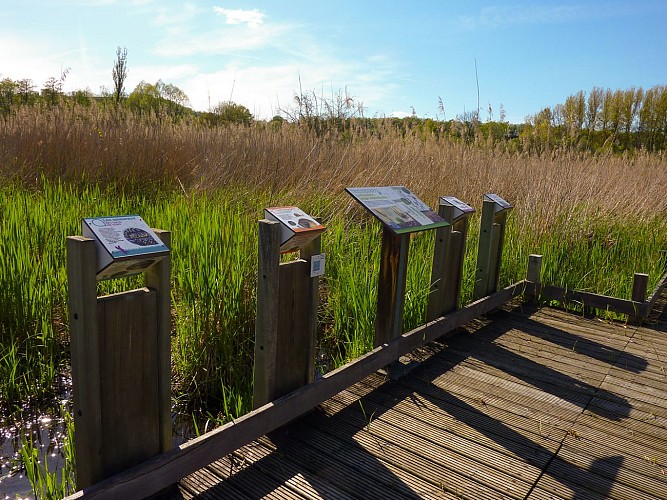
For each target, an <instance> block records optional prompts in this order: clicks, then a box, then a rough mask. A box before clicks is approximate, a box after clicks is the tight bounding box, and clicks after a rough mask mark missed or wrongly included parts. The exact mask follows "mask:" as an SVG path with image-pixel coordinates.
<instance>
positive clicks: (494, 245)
mask: <svg viewBox="0 0 667 500" xmlns="http://www.w3.org/2000/svg"><path fill="white" fill-rule="evenodd" d="M501 245H502V225H500V224H498V223H497V222H494V223H493V226H492V229H491V252H490V255H489V272H488V275H487V282H486V293H485V294H484V296H485V297H486V296H487V295H491V294H492V293H493V292H495V291H496V289H497V288H498V275H499V271H500V259H501V257H502V246H501Z"/></svg>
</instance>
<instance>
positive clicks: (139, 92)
mask: <svg viewBox="0 0 667 500" xmlns="http://www.w3.org/2000/svg"><path fill="white" fill-rule="evenodd" d="M68 73H69V68H68V69H65V70H64V71H63V72H62V73H61V75H60V76H58V77H55V76H54V77H50V78H48V79H47V80H46V81H45V82H44V83H43V84H42V85H41V86H38V85H36V84H35V83H34V82H33V81H32V80H31V79H29V78H23V79H20V80H12V79H10V78H4V79H2V80H0V117H5V118H6V117H8V116H10V115H11V114H12V112H14V111H16V110H17V109H18V108H19V107H21V106H33V107H39V108H46V109H48V108H50V107H53V106H56V105H77V106H81V107H89V106H91V105H97V106H102V107H105V108H106V107H109V108H112V107H113V108H116V109H126V110H129V111H131V112H133V113H135V114H137V115H149V116H151V117H157V118H159V119H171V120H180V119H182V118H185V117H188V118H192V119H194V120H197V121H201V122H202V123H204V124H208V125H223V124H226V123H237V124H243V125H250V124H251V123H252V121H253V116H252V113H250V110H248V108H246V107H245V106H242V105H240V104H236V103H234V102H231V101H225V102H220V103H218V104H217V105H215V106H213V107H212V108H211V109H210V110H209V111H205V112H197V111H194V110H192V109H191V108H190V100H189V98H188V96H187V94H186V93H185V92H184V91H183V90H181V89H180V88H178V87H177V86H176V85H173V84H171V83H165V82H163V81H162V80H158V81H157V82H155V83H154V84H153V83H148V82H146V81H144V80H142V81H141V82H139V84H137V86H136V87H135V88H134V90H132V92H130V93H129V94H128V93H126V91H125V82H126V80H127V76H128V73H129V70H128V65H127V49H126V48H121V47H118V49H117V50H116V59H115V61H114V64H113V68H112V71H111V76H112V80H113V89H108V88H102V89H100V92H99V93H98V94H95V93H93V92H92V91H91V90H90V89H86V90H75V91H73V92H70V93H66V92H64V84H65V80H66V78H67V75H68Z"/></svg>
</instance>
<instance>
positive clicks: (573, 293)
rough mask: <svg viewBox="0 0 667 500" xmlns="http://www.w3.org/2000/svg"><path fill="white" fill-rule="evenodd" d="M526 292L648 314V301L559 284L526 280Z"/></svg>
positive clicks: (613, 309) (560, 299) (604, 308)
mask: <svg viewBox="0 0 667 500" xmlns="http://www.w3.org/2000/svg"><path fill="white" fill-rule="evenodd" d="M526 294H527V295H534V296H538V297H539V298H540V299H542V300H557V301H558V302H564V303H567V302H577V303H579V304H581V305H582V306H584V307H594V308H595V309H603V310H610V311H613V312H615V313H620V314H629V315H631V316H641V317H645V316H647V315H648V305H649V304H648V303H647V302H635V301H632V300H627V299H619V298H616V297H609V296H607V295H599V294H596V293H591V292H582V291H580V290H568V289H567V288H561V287H559V286H552V285H541V284H539V283H530V282H526Z"/></svg>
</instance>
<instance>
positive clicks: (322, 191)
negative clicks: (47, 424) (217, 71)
mask: <svg viewBox="0 0 667 500" xmlns="http://www.w3.org/2000/svg"><path fill="white" fill-rule="evenodd" d="M0 144H1V145H0V179H2V181H0V384H1V386H0V403H1V407H0V408H1V409H2V411H0V418H2V419H3V420H2V421H1V422H0V425H1V426H3V427H8V426H9V425H10V422H11V423H12V424H14V423H15V422H16V421H17V420H20V418H21V417H20V415H21V414H22V413H21V412H23V411H25V408H26V402H27V403H28V405H27V406H33V405H35V404H38V403H39V402H41V401H44V400H47V401H48V400H50V398H52V397H54V396H56V395H57V394H58V393H59V392H60V391H61V389H62V387H61V385H60V384H61V383H62V381H63V378H65V379H66V374H67V370H68V326H67V289H66V270H65V238H66V236H67V235H73V234H80V231H81V229H80V221H81V218H82V217H90V216H102V215H112V214H128V213H139V214H141V215H142V217H143V218H144V219H145V220H146V221H147V222H148V223H149V224H151V225H152V226H154V227H159V228H163V229H168V230H170V231H172V299H173V300H172V303H173V309H172V318H173V337H172V372H173V392H174V402H175V405H176V408H177V411H179V412H181V413H183V414H185V415H192V414H195V421H196V422H197V424H198V428H200V427H199V424H201V420H202V419H203V420H206V419H210V420H212V421H215V422H222V421H225V420H227V419H230V418H235V417H237V416H239V415H241V414H243V413H245V412H246V411H248V409H249V408H250V402H251V393H252V353H253V335H254V333H253V332H254V315H255V302H256V299H255V280H256V277H255V273H256V262H257V229H256V228H257V220H258V219H260V218H261V217H262V209H263V207H266V206H273V205H285V204H290V205H291V204H295V205H298V206H300V207H301V208H302V209H303V210H305V211H306V212H308V213H310V214H313V215H316V216H321V217H323V219H324V223H325V225H326V226H327V227H328V230H327V232H326V233H325V234H324V235H323V249H324V251H325V252H326V253H327V273H326V276H325V277H324V279H323V280H322V294H321V304H320V311H319V327H318V329H319V332H318V337H319V345H320V350H319V352H320V355H319V357H318V362H319V366H320V369H321V370H322V371H324V370H327V369H330V368H331V367H333V366H335V365H338V364H340V363H342V362H345V361H347V360H349V359H353V358H355V357H357V356H359V355H360V354H362V353H363V352H365V351H366V350H368V349H369V348H370V347H371V344H372V338H373V324H374V321H375V304H376V301H377V279H378V269H379V250H380V227H379V223H377V222H376V221H374V220H372V219H371V218H370V217H369V216H368V215H367V214H366V213H364V212H363V211H362V210H361V209H359V207H357V206H356V205H355V204H354V202H353V201H352V200H351V198H349V197H348V196H347V195H346V194H345V193H344V192H343V189H344V188H345V187H348V186H367V185H399V184H401V185H406V186H408V187H409V188H410V189H412V190H413V191H414V192H415V193H416V194H418V195H419V196H420V197H421V198H422V199H424V201H426V202H427V203H429V204H430V205H431V206H435V205H437V199H438V196H441V195H454V196H457V197H458V198H460V199H462V200H464V201H466V202H468V203H470V204H471V205H473V206H475V207H476V208H478V209H480V208H481V198H482V194H483V193H485V192H497V193H498V194H500V195H501V196H502V197H503V198H505V199H507V200H509V201H510V202H512V203H513V204H514V206H515V210H514V211H513V212H512V215H511V216H510V218H509V222H508V228H507V236H506V248H505V252H504V254H503V261H502V268H501V275H500V282H501V283H500V284H501V286H503V285H508V284H510V283H512V282H514V281H517V280H519V279H522V278H523V277H524V276H525V270H526V264H527V257H528V255H529V254H530V253H542V254H543V255H544V265H543V272H544V278H543V280H544V281H545V282H548V283H550V284H554V285H559V286H564V287H568V288H576V289H584V290H589V291H594V292H597V293H602V294H606V295H613V296H618V297H624V298H629V296H630V291H631V287H632V274H633V273H634V272H647V273H649V276H650V286H654V285H655V283H656V282H657V280H658V279H659V277H660V275H661V273H662V267H661V262H660V251H661V250H663V249H665V248H667V217H666V215H667V197H665V195H664V194H665V192H666V191H667V189H666V188H667V168H666V167H667V165H666V163H667V162H666V161H665V158H664V156H661V155H657V154H654V155H649V154H645V153H636V154H634V155H633V156H623V157H618V156H586V155H583V156H582V155H579V154H576V153H573V152H569V151H555V152H551V153H550V155H549V156H541V157H539V156H529V155H526V154H521V153H509V152H507V151H505V150H503V149H502V148H501V147H487V146H482V145H479V144H474V143H473V144H464V143H461V142H456V141H453V140H451V139H438V138H437V137H435V136H430V135H427V136H424V135H422V134H421V133H417V132H414V133H413V132H411V131H408V133H406V134H402V133H398V132H397V131H396V130H395V129H393V128H392V126H391V122H389V121H386V122H382V121H378V122H377V124H376V127H375V128H374V129H373V130H372V131H369V129H368V128H364V127H359V128H354V124H353V125H352V128H351V129H350V133H349V134H348V135H346V136H345V137H344V138H343V137H342V136H340V135H338V134H335V133H333V132H332V133H331V134H328V135H327V134H325V135H324V136H322V135H319V136H318V135H316V134H312V133H311V132H309V131H308V130H307V129H305V128H303V127H299V126H297V125H295V124H289V123H283V124H280V123H268V124H266V123H256V124H254V125H252V126H250V127H245V126H239V127H233V126H232V127H217V128H206V127H203V126H201V125H199V124H196V123H188V122H187V121H183V122H180V123H173V122H163V121H160V120H158V119H156V118H137V117H135V116H134V115H131V114H129V113H127V112H124V111H122V110H115V109H111V110H103V109H99V108H95V107H93V108H92V109H80V108H76V107H61V108H55V109H53V110H51V111H50V112H38V111H36V110H32V109H30V108H19V109H18V110H17V112H16V113H15V114H14V115H11V116H9V117H8V118H7V119H6V120H4V121H0ZM478 225H479V219H478V217H477V216H475V217H473V219H472V221H471V230H470V236H469V240H468V245H467V253H466V259H465V263H464V275H465V278H464V282H463V291H462V296H463V301H464V302H467V301H469V300H470V299H471V297H472V290H473V285H474V283H473V276H474V267H475V258H476V252H477V234H476V233H477V227H478ZM432 251H433V234H432V233H422V234H418V235H415V236H413V238H412V242H411V248H410V262H409V274H408V287H407V288H408V291H407V297H406V310H405V325H404V326H405V329H409V328H413V327H415V326H417V325H419V324H420V323H422V322H423V321H424V318H425V311H426V302H427V299H428V293H429V279H430V265H431V259H432ZM135 286H141V278H130V279H126V280H115V281H111V282H103V283H100V284H99V290H98V292H99V293H100V294H103V293H111V292H115V291H118V290H121V289H128V288H131V287H135ZM188 418H189V417H188Z"/></svg>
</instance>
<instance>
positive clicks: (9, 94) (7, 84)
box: [0, 78, 18, 115]
mask: <svg viewBox="0 0 667 500" xmlns="http://www.w3.org/2000/svg"><path fill="white" fill-rule="evenodd" d="M17 89H18V85H17V83H16V82H14V81H13V80H11V79H9V78H5V79H4V80H2V81H0V114H2V115H8V114H9V113H10V112H11V110H12V107H13V105H14V103H15V100H16V93H17Z"/></svg>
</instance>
